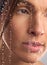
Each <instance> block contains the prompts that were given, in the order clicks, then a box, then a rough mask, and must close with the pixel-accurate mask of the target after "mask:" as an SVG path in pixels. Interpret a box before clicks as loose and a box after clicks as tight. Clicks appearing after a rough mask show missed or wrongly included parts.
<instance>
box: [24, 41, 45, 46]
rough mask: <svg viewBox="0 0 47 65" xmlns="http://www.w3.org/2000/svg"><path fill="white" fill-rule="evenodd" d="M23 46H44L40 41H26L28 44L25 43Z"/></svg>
mask: <svg viewBox="0 0 47 65" xmlns="http://www.w3.org/2000/svg"><path fill="white" fill-rule="evenodd" d="M23 44H26V45H32V46H44V44H43V43H40V42H38V41H26V42H23Z"/></svg>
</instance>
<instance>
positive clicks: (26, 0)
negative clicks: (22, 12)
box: [17, 0, 34, 7]
mask: <svg viewBox="0 0 47 65" xmlns="http://www.w3.org/2000/svg"><path fill="white" fill-rule="evenodd" d="M19 3H24V4H25V5H27V6H29V7H34V5H33V4H32V3H30V2H28V0H17V4H19Z"/></svg>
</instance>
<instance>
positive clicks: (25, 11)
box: [17, 8, 29, 14]
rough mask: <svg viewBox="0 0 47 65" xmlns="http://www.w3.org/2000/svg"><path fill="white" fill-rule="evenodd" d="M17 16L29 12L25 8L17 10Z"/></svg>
mask: <svg viewBox="0 0 47 65" xmlns="http://www.w3.org/2000/svg"><path fill="white" fill-rule="evenodd" d="M17 13H18V14H29V11H28V10H27V9H26V8H20V9H18V10H17Z"/></svg>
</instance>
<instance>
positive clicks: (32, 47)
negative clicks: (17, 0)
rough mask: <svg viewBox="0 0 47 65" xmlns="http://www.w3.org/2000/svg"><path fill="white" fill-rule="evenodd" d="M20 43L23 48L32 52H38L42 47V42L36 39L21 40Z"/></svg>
mask: <svg viewBox="0 0 47 65" xmlns="http://www.w3.org/2000/svg"><path fill="white" fill-rule="evenodd" d="M22 45H23V47H24V48H25V49H27V50H28V51H30V52H32V53H35V52H38V51H39V50H40V49H41V48H42V47H44V44H42V43H40V42H37V41H34V42H31V41H28V42H23V43H22Z"/></svg>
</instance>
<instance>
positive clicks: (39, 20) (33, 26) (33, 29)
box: [28, 13, 44, 36]
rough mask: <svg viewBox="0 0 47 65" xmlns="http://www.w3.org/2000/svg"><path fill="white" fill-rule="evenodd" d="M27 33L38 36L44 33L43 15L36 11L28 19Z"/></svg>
mask: <svg viewBox="0 0 47 65" xmlns="http://www.w3.org/2000/svg"><path fill="white" fill-rule="evenodd" d="M28 33H29V34H30V35H33V36H40V35H43V34H44V26H43V17H42V16H41V13H37V14H35V15H34V16H33V17H32V20H30V26H29V29H28Z"/></svg>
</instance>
